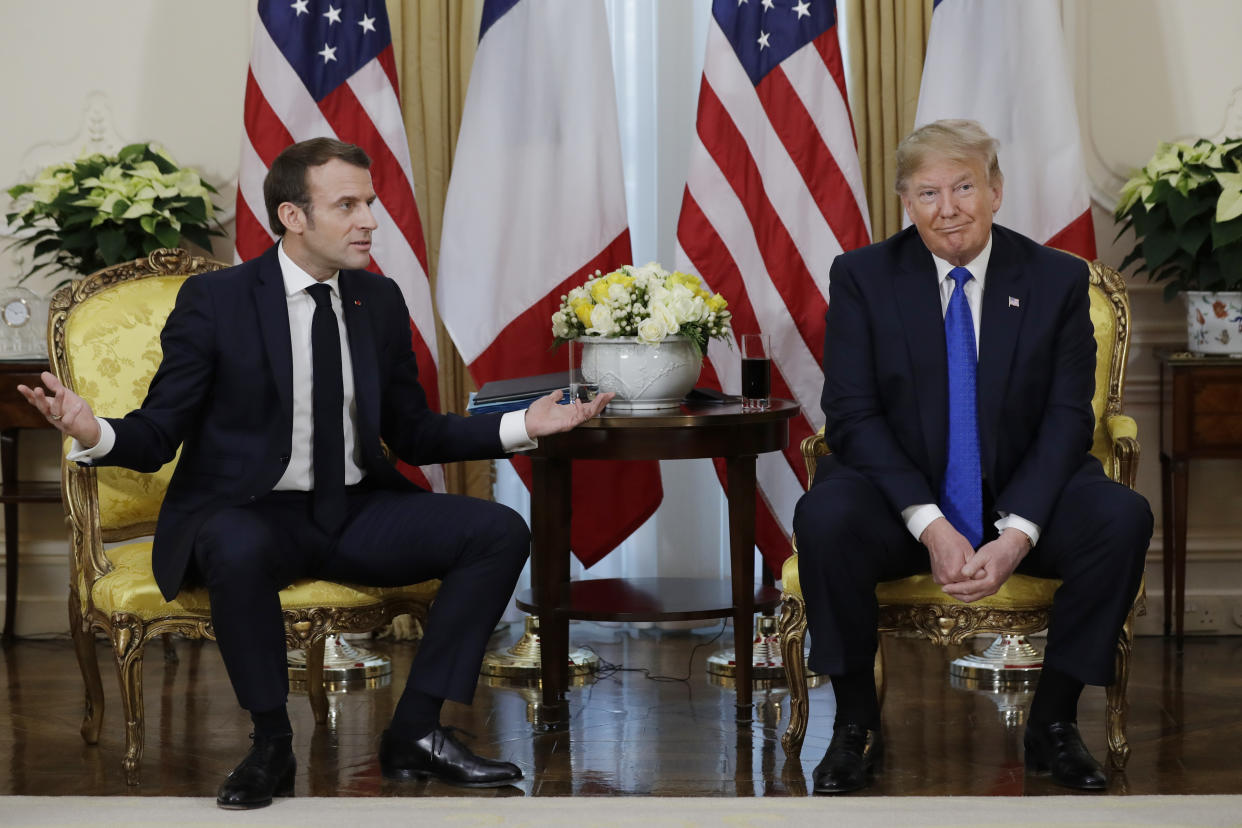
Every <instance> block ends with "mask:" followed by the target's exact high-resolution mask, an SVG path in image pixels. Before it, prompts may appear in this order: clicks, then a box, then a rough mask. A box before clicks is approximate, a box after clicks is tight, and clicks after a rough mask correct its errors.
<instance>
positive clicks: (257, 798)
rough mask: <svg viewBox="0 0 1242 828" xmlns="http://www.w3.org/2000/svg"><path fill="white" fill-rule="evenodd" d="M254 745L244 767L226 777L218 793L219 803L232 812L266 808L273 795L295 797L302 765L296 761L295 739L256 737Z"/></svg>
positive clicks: (242, 762) (236, 769)
mask: <svg viewBox="0 0 1242 828" xmlns="http://www.w3.org/2000/svg"><path fill="white" fill-rule="evenodd" d="M251 738H252V739H254V744H253V745H251V747H250V752H249V753H247V754H246V758H245V759H243V760H241V764H240V765H238V766H237V767H236V768H234V769H233V772H232V773H230V774H229V775H228V776H226V777H225V778H224V782H222V783H221V784H220V790H219V792H218V793H216V804H217V805H219V806H220V807H221V808H229V809H231V810H248V809H250V808H264V807H266V806H268V805H271V804H272V797H273V796H293V776H294V774H295V773H297V769H298V763H297V760H296V759H294V758H293V737H292V736H273V737H262V736H252V737H251Z"/></svg>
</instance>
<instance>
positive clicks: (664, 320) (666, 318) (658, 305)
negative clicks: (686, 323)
mask: <svg viewBox="0 0 1242 828" xmlns="http://www.w3.org/2000/svg"><path fill="white" fill-rule="evenodd" d="M649 307H650V311H651V318H652V319H654V320H655V321H656V322H659V323H660V327H661V328H662V329H663V330H665V331H666V332H667V333H666V334H665V336H667V335H668V334H675V333H677V331H678V329H679V328H681V325H680V324H679V323H678V322H677V317H675V316H674V315H673V312H672V311H671V310H669V308H668V305H666V304H664V303H663V302H651V303H650V305H649Z"/></svg>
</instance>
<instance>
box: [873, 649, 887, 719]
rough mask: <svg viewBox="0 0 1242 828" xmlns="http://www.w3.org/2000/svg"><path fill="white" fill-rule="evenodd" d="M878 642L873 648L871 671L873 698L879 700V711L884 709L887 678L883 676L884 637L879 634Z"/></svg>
mask: <svg viewBox="0 0 1242 828" xmlns="http://www.w3.org/2000/svg"><path fill="white" fill-rule="evenodd" d="M879 639H880V640H879V641H878V642H876V647H875V666H874V667H873V668H872V671H873V672H874V674H875V696H876V699H878V700H879V703H880V709H881V710H882V709H883V708H884V690H885V689H886V685H887V677H886V676H885V675H884V635H883V634H881V635H880V637H879Z"/></svg>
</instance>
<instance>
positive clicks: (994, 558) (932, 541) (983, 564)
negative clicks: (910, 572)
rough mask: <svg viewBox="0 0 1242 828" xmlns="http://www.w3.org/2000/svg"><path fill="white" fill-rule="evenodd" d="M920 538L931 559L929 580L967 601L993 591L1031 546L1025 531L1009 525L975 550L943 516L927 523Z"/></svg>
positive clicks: (948, 592) (974, 599)
mask: <svg viewBox="0 0 1242 828" xmlns="http://www.w3.org/2000/svg"><path fill="white" fill-rule="evenodd" d="M919 540H920V541H921V542H922V543H923V545H924V546H925V547H927V552H928V555H929V556H930V558H931V572H932V580H933V581H935V582H936V583H938V584H940V586H941V588H942V589H943V590H944V591H945V594H946V595H950V596H952V597H953V598H956V599H958V600H959V601H964V602H966V603H968V604H969V603H971V602H972V601H978V600H979V599H980V598H986V597H988V596H989V595H994V594H996V591H997V590H999V589H1000V588H1001V584H1003V583H1005V581H1007V580H1009V576H1010V575H1012V574H1013V571H1014V570H1015V569H1017V568H1018V564H1019V563H1021V562H1022V559H1023V558H1025V557H1026V553H1027V552H1029V551H1030V549H1031V541H1030V539H1029V538H1028V537H1027V536H1026V534H1024V533H1023V532H1021V531H1019V530H1018V529H1013V528H1009V529H1005V530H1004V531H1003V532H1001V534H1000V537H998V538H997V539H996V540H993V541H989V542H988V543H985V544H984V545H983V546H981V547H979V548H978V549H977V550H976V549H975V548H974V547H972V546H971V545H970V541H968V540H966V538H965V537H963V536H962V534H961V533H960V532H958V531H957V529H955V528H954V527H953V524H951V523H949V521H948V520H947V519H945V518H937V519H936V520H934V521H932V522H931V523H929V524H928V525H927V528H926V529H924V530H923V536H922V537H921V538H919Z"/></svg>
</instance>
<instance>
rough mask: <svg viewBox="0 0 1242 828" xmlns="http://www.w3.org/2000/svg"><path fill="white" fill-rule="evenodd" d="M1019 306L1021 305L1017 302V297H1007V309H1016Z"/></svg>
mask: <svg viewBox="0 0 1242 828" xmlns="http://www.w3.org/2000/svg"><path fill="white" fill-rule="evenodd" d="M1020 304H1021V303H1020V302H1019V301H1018V297H1016V296H1010V297H1009V307H1011V308H1016V307H1018V306H1019V305H1020Z"/></svg>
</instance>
